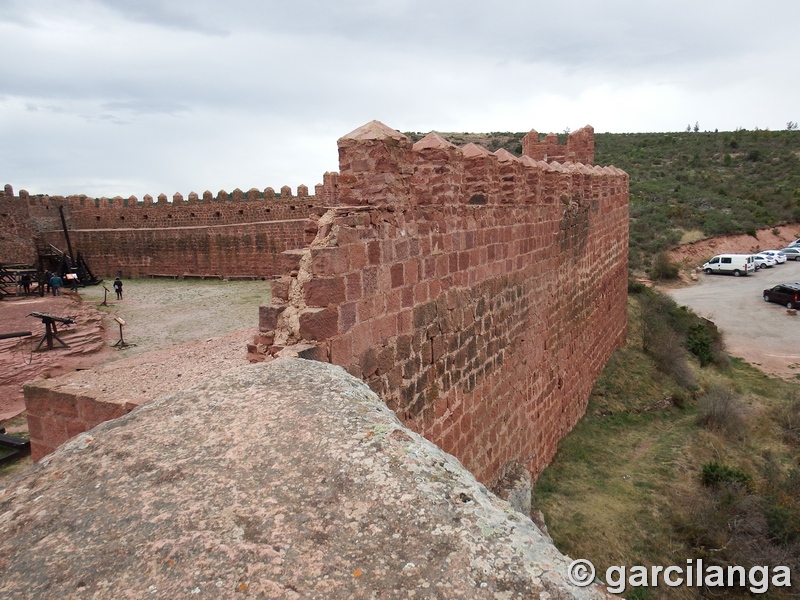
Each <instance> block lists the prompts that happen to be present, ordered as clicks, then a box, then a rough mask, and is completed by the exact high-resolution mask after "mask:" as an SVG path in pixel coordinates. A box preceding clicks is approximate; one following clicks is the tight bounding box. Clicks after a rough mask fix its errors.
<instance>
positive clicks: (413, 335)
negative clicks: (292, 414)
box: [26, 122, 628, 486]
mask: <svg viewBox="0 0 800 600" xmlns="http://www.w3.org/2000/svg"><path fill="white" fill-rule="evenodd" d="M588 133H590V131H589V130H586V131H584V132H583V134H581V135H582V136H583V137H581V136H579V138H580V139H581V140H582V142H581V143H583V147H584V152H588V150H587V149H588V148H593V143H592V141H591V139H589V138H588V137H586V134H588ZM584 137H585V138H586V139H584ZM537 140H538V134H537ZM575 147H576V146H573V149H574V148H575ZM529 149H530V147H529ZM562 151H563V152H566V153H567V154H570V153H571V154H573V155H577V154H576V152H572V151H565V150H558V152H562ZM548 157H549V155H548ZM339 158H340V172H339V173H326V174H325V177H324V179H323V183H322V184H321V185H319V186H317V189H316V194H315V196H314V197H313V198H314V199H316V200H317V202H315V201H314V200H312V198H306V199H304V204H303V205H302V208H301V205H300V204H299V202H298V204H296V205H295V208H294V211H305V212H302V216H303V218H296V219H292V218H289V219H277V220H274V221H268V222H257V223H253V222H251V223H238V222H236V221H237V219H239V218H242V217H244V220H247V219H250V220H252V219H255V218H256V216H257V215H258V213H259V209H261V210H262V212H264V211H266V208H270V209H271V210H274V211H275V214H277V216H286V214H291V213H287V212H286V211H291V210H292V208H291V200H293V199H290V197H289V196H288V195H287V194H284V193H283V191H282V194H281V198H280V199H278V198H274V199H271V200H267V199H262V200H258V199H257V198H255V197H253V198H251V199H250V200H242V199H239V198H237V199H235V200H234V199H229V200H226V199H224V198H223V199H222V200H221V201H220V200H218V201H214V200H213V199H210V198H208V199H207V200H208V201H206V199H204V200H202V201H199V200H198V199H191V200H190V201H188V202H185V203H184V202H183V201H182V200H181V199H177V201H176V202H175V203H174V204H173V203H169V202H167V201H166V198H163V197H162V198H161V199H160V201H159V202H156V203H148V202H147V201H146V200H147V199H146V200H145V202H144V203H142V204H138V203H136V204H133V203H132V204H131V205H130V206H125V204H124V203H119V202H117V199H112V201H111V202H110V203H109V202H108V201H105V204H104V205H102V202H94V201H92V202H90V203H87V202H86V200H85V199H84V200H83V204H81V199H80V198H77V199H69V201H68V204H69V210H68V213H69V218H70V219H71V220H72V227H73V228H72V229H71V235H72V236H73V237H74V239H75V240H76V241H75V242H74V245H75V246H76V247H80V246H85V247H87V248H88V249H89V251H84V252H85V254H86V256H87V257H89V258H90V259H91V260H93V261H95V263H96V264H98V265H101V269H102V273H103V274H106V273H109V272H110V273H109V274H113V273H115V272H116V270H117V269H120V266H119V265H123V264H124V265H128V268H129V269H130V270H131V271H135V273H132V274H147V273H169V272H179V273H186V272H195V273H201V274H214V273H217V272H219V273H220V274H226V273H227V274H231V273H239V272H241V273H242V274H252V271H253V270H254V269H257V268H258V269H261V271H259V273H264V274H271V273H283V274H284V276H283V277H282V278H280V279H278V280H276V281H275V283H274V285H273V291H272V297H273V304H271V305H269V306H264V307H261V309H260V314H259V331H258V333H257V334H256V336H255V337H254V339H253V341H252V343H251V344H249V345H248V352H249V355H250V358H251V360H254V361H255V360H268V359H270V358H271V357H273V356H276V355H277V356H283V355H286V354H289V355H292V354H294V355H299V356H301V357H304V358H312V359H316V360H321V361H324V362H331V363H334V364H336V365H341V366H343V367H344V368H346V369H347V370H348V371H349V372H350V373H351V374H353V375H355V376H357V377H359V378H360V379H362V380H364V381H365V382H367V384H368V385H369V387H370V388H372V389H373V390H375V391H376V392H378V394H379V395H380V396H381V398H382V399H383V400H384V401H385V402H386V403H387V405H388V406H389V407H390V408H392V409H393V410H395V411H396V413H397V415H398V416H399V417H400V419H401V420H402V421H403V423H404V424H405V425H407V426H408V427H410V428H411V429H413V430H414V431H416V432H418V433H420V434H422V435H424V436H425V437H426V438H428V439H429V440H431V441H432V442H434V443H436V444H437V445H439V446H440V447H441V448H442V449H444V450H445V451H446V452H449V453H452V454H454V455H455V456H456V457H458V458H459V459H460V460H461V461H462V463H463V464H464V465H465V466H466V467H467V468H468V469H469V470H470V471H472V472H473V473H474V474H475V475H476V477H477V478H478V479H479V480H480V481H482V482H484V483H485V484H487V485H489V486H494V485H495V484H496V483H498V482H499V481H500V480H501V479H502V478H503V477H504V475H506V474H509V473H511V472H518V471H519V469H520V468H525V469H526V470H528V471H529V472H530V473H531V475H533V476H534V477H535V476H537V475H538V474H539V473H541V471H542V470H543V469H544V467H545V466H546V465H547V464H548V462H549V461H550V460H551V459H552V457H553V455H554V454H555V451H556V448H557V444H558V442H559V440H560V439H561V438H562V437H563V436H564V435H566V433H567V432H568V431H569V430H570V429H571V428H572V427H573V426H574V425H575V423H576V422H577V421H578V419H579V418H580V417H581V416H582V415H583V413H584V412H585V409H586V403H587V401H588V397H589V394H590V391H591V388H592V385H593V384H594V381H595V380H596V378H597V376H598V374H599V373H600V371H601V370H602V369H603V367H604V365H605V364H606V362H607V360H608V358H609V357H610V355H611V353H612V352H613V351H614V349H615V348H617V347H618V346H619V345H621V344H622V343H624V340H625V336H626V327H627V315H626V304H627V248H628V176H627V175H626V174H625V173H624V172H622V171H620V170H619V169H615V168H614V167H597V166H590V165H586V164H580V163H573V162H567V163H564V164H559V163H558V162H545V161H541V160H535V159H534V158H533V157H531V156H530V155H524V156H523V157H522V158H517V157H515V156H513V155H511V154H510V153H508V152H506V151H505V150H499V151H497V152H495V153H490V152H489V151H488V150H486V149H485V148H482V147H480V146H476V145H474V144H468V145H467V146H465V147H463V148H457V147H456V146H454V145H452V144H450V143H448V142H446V141H445V140H444V139H442V138H441V137H439V136H438V135H436V134H431V135H429V136H427V137H426V138H424V139H423V140H420V141H419V142H417V143H416V144H414V145H413V146H412V144H411V142H410V140H408V138H406V137H405V136H404V135H402V134H400V133H399V132H397V131H394V130H392V129H390V128H388V127H386V126H385V125H383V124H381V123H378V122H372V123H369V124H367V125H365V126H364V127H361V128H359V129H357V130H355V131H354V132H352V133H351V134H348V135H346V136H344V137H343V138H341V139H340V140H339ZM174 200H175V199H174ZM321 205H324V207H325V208H324V210H323V208H322V207H321ZM52 206H53V203H52V202H48V201H39V202H38V204H37V203H31V202H29V209H30V212H31V214H30V216H31V220H32V222H36V223H38V224H39V226H40V227H42V228H45V226H46V223H47V222H48V221H47V220H48V219H52ZM278 206H280V207H283V209H284V212H280V211H278V209H277V208H273V207H278ZM239 211H243V212H242V213H240V212H239ZM56 212H57V209H56ZM218 212H219V213H220V214H219V215H217V214H216V213H218ZM193 213H194V214H193ZM48 215H50V216H48ZM145 215H147V216H148V218H147V219H144V218H143V217H144V216H145ZM201 215H202V216H201ZM98 217H99V219H98ZM121 217H125V218H124V219H122V218H121ZM137 218H138V219H137ZM93 219H94V223H100V224H101V225H107V228H105V229H103V228H95V227H93ZM192 219H195V221H192ZM198 219H202V222H200V223H198V222H197V220H198ZM214 219H218V220H219V221H216V222H215V221H214ZM225 220H227V221H228V222H222V221H225ZM145 221H147V222H149V224H148V226H143V225H141V223H143V222H145ZM112 223H113V224H116V226H115V227H113V228H112V227H111V224H112ZM121 223H125V226H124V227H123V226H121V225H120V224H121ZM132 223H137V226H136V227H134V226H130V227H129V226H128V225H131V224H132ZM156 223H157V224H158V227H154V226H150V225H153V224H156ZM195 223H197V224H195ZM282 228H283V229H282ZM47 235H57V233H56V231H55V230H53V229H52V228H51V229H50V230H49V233H48V234H47ZM281 236H284V237H281ZM270 240H281V243H284V244H285V246H286V247H289V248H294V249H289V250H286V251H283V252H281V246H280V244H278V243H277V242H276V243H275V244H274V245H273V246H269V245H268V244H269V243H270ZM265 245H266V248H265ZM122 268H123V269H124V267H122ZM270 269H271V270H270ZM237 270H238V271H237ZM33 387H36V386H33ZM39 387H42V386H39ZM37 393H38V391H37V390H34V389H33V388H31V389H30V390H28V389H27V388H26V401H28V398H30V400H31V406H29V408H28V414H29V419H30V418H31V416H33V418H34V423H33V425H32V426H31V435H32V447H33V448H34V452H35V453H36V457H40V456H41V455H43V454H44V453H46V452H47V451H49V450H50V449H51V448H53V447H55V446H57V445H58V444H59V443H61V442H62V441H63V440H64V439H65V438H66V437H68V436H69V435H71V433H70V432H72V433H74V432H75V431H77V430H79V429H81V428H84V427H89V426H92V425H94V424H96V423H97V422H100V421H96V422H95V421H92V420H91V418H90V417H91V414H94V415H95V416H97V415H100V413H101V412H102V409H103V406H102V405H103V403H104V402H105V401H106V400H105V399H104V398H103V397H102V394H101V395H99V396H98V397H97V398H90V397H89V396H87V397H86V398H79V399H76V407H75V410H74V411H72V412H75V413H76V414H75V415H73V414H72V413H71V412H69V411H70V410H71V408H70V407H71V406H72V404H71V400H70V399H68V398H67V399H64V398H55V397H54V398H52V399H51V401H48V400H47V398H46V396H47V393H48V392H47V390H44V391H42V392H41V393H42V397H41V398H39V397H38V396H37V395H36V394H37ZM62 404H64V405H65V406H66V407H67V408H61V407H60V406H61V405H62ZM84 404H85V405H86V406H83V405H84ZM94 404H97V406H96V407H95V408H97V410H94V408H93V406H94ZM81 407H83V408H81ZM124 408H125V410H129V408H128V407H124ZM65 410H66V411H67V412H69V414H62V413H63V412H64V411H65ZM93 411H94V412H93ZM37 418H38V419H39V420H38V422H37V421H35V419H37ZM98 418H100V419H101V420H104V417H102V415H100V417H98ZM37 426H38V429H37ZM37 432H38V433H37ZM34 434H36V435H34ZM34 438H35V439H34Z"/></svg>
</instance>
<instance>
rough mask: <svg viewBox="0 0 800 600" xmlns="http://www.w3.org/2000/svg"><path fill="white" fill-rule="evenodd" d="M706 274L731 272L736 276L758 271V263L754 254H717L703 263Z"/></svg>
mask: <svg viewBox="0 0 800 600" xmlns="http://www.w3.org/2000/svg"><path fill="white" fill-rule="evenodd" d="M703 271H705V273H706V275H711V274H712V273H730V274H731V275H733V276H734V277H739V276H740V275H748V274H750V273H755V272H756V263H755V260H754V259H753V255H752V254H717V255H716V256H715V257H714V258H712V259H711V260H710V261H708V262H707V263H705V264H704V265H703Z"/></svg>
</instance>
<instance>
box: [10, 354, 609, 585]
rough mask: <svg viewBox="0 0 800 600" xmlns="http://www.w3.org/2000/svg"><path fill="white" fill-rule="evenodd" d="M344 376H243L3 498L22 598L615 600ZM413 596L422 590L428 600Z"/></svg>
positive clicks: (52, 463) (88, 436)
mask: <svg viewBox="0 0 800 600" xmlns="http://www.w3.org/2000/svg"><path fill="white" fill-rule="evenodd" d="M568 563H569V559H568V558H566V557H564V556H563V555H561V554H560V553H559V552H558V551H557V550H556V548H555V547H554V546H553V545H552V543H551V542H550V541H549V539H548V538H547V537H546V536H544V535H543V534H542V533H541V532H540V531H539V529H537V527H536V526H535V525H534V524H533V522H532V521H531V520H530V519H529V518H528V517H527V516H523V515H522V514H520V513H518V512H516V511H514V510H513V509H511V508H510V506H509V505H508V503H506V502H505V501H503V500H500V499H499V498H497V497H496V496H494V495H493V494H491V493H489V492H488V491H487V490H486V488H485V487H484V486H483V485H481V484H480V483H478V482H477V481H476V480H475V478H474V477H473V476H472V475H471V474H470V473H469V472H468V471H466V470H465V469H464V468H463V467H462V466H461V464H460V463H459V462H458V461H457V460H456V459H455V458H453V457H452V456H450V455H448V454H446V453H444V452H443V451H442V450H440V449H439V448H438V447H436V446H434V445H433V444H431V443H430V442H428V441H426V440H425V439H423V438H422V437H420V436H419V435H417V434H415V433H413V432H411V431H410V430H408V429H406V428H405V427H403V425H402V424H401V423H400V422H399V421H398V419H397V418H396V417H395V415H394V413H393V412H392V411H390V410H389V409H388V408H387V407H386V406H385V404H384V403H383V402H382V401H381V400H380V399H379V398H378V397H377V396H376V395H375V394H374V393H372V392H371V391H370V390H369V388H367V387H366V386H365V385H364V384H363V383H362V382H361V381H359V380H358V379H355V378H354V377H352V376H350V375H348V374H347V373H346V372H345V371H344V370H343V369H341V368H340V367H335V366H332V365H329V364H324V363H319V362H312V361H305V360H277V361H274V362H271V363H267V364H255V365H249V366H245V367H241V368H236V369H234V370H231V371H229V372H227V373H225V374H224V375H221V376H219V377H217V378H214V379H211V380H209V381H206V382H204V383H202V384H199V385H197V386H195V387H193V388H190V389H188V390H184V391H180V392H176V393H174V394H171V395H168V396H165V397H162V398H160V399H159V400H155V401H153V402H150V403H148V404H145V405H143V406H141V407H139V408H137V409H136V410H134V411H133V412H131V413H130V414H128V415H126V416H124V417H121V418H119V419H116V420H113V421H108V422H106V423H103V424H101V425H99V426H98V427H96V428H94V429H92V430H91V431H88V432H85V433H81V434H79V435H78V436H76V437H75V438H73V439H72V440H71V441H69V442H67V443H66V444H64V445H63V446H61V447H60V448H59V449H58V450H56V451H55V452H54V453H53V454H50V455H48V456H47V457H45V458H44V459H43V460H42V461H41V462H40V463H39V464H38V465H37V466H36V467H35V468H34V469H33V470H32V471H30V472H28V473H27V474H25V475H23V476H21V477H20V478H18V479H16V480H14V481H12V482H11V483H10V484H9V485H8V487H6V488H5V489H3V490H0V596H2V597H5V598H49V597H58V598H143V597H147V598H183V597H192V598H195V597H196V598H228V597H231V598H233V597H259V598H373V597H381V598H399V597H403V598H405V597H410V596H411V595H414V596H415V597H422V598H429V597H430V598H601V597H605V596H606V594H605V592H604V590H603V589H602V588H599V587H592V588H577V587H573V586H571V585H570V584H569V583H568V582H567V579H566V567H567V565H568ZM412 592H413V594H412Z"/></svg>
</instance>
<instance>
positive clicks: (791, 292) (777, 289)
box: [764, 283, 800, 308]
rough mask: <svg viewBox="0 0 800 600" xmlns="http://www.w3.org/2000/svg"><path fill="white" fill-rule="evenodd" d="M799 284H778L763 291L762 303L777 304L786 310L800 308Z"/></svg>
mask: <svg viewBox="0 0 800 600" xmlns="http://www.w3.org/2000/svg"><path fill="white" fill-rule="evenodd" d="M798 297H800V283H780V284H778V285H776V286H774V287H771V288H769V289H768V290H764V302H777V303H778V304H783V305H784V306H785V307H786V308H797V307H800V300H798Z"/></svg>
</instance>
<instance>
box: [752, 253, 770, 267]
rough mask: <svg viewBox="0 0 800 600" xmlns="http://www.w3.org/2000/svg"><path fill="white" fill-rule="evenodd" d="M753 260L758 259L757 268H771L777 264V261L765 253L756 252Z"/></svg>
mask: <svg viewBox="0 0 800 600" xmlns="http://www.w3.org/2000/svg"><path fill="white" fill-rule="evenodd" d="M753 260H754V261H756V269H771V268H772V267H774V266H775V261H774V260H773V259H772V258H771V257H769V256H767V255H765V254H754V255H753Z"/></svg>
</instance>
